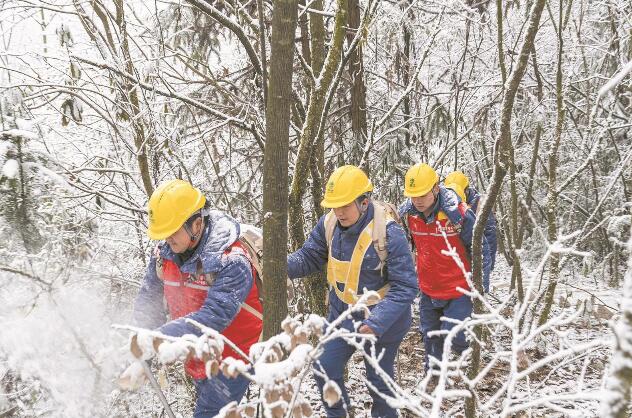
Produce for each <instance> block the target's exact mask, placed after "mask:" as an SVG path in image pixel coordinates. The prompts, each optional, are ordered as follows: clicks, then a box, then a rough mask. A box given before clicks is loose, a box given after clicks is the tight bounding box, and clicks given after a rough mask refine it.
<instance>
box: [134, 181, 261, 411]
mask: <svg viewBox="0 0 632 418" xmlns="http://www.w3.org/2000/svg"><path fill="white" fill-rule="evenodd" d="M148 212H149V228H148V230H147V234H148V235H149V238H151V239H153V240H164V241H163V242H161V243H160V244H159V245H158V248H157V251H156V253H155V254H154V255H153V256H152V257H151V260H150V262H149V267H148V269H147V273H146V275H145V279H144V281H143V285H142V287H141V289H140V293H139V294H138V297H137V299H136V302H135V305H134V322H135V323H136V324H138V325H139V326H142V327H145V328H156V327H159V328H158V330H159V331H160V332H162V333H163V334H165V335H170V336H175V337H179V336H182V335H185V334H194V335H200V334H201V332H200V330H199V329H198V328H197V327H195V326H193V325H191V324H189V323H187V322H185V319H186V318H190V319H194V320H196V321H198V322H200V323H201V324H203V325H205V326H207V327H210V328H212V329H215V330H216V331H218V332H221V333H222V334H223V335H224V336H225V337H227V338H228V339H230V340H231V341H232V342H233V343H235V344H236V345H237V347H239V348H240V349H241V350H242V351H243V352H245V353H246V354H248V352H249V350H250V346H251V345H252V344H254V343H256V342H257V341H258V340H259V337H260V335H261V331H262V328H263V322H262V316H261V314H262V312H263V309H262V307H261V303H260V301H259V289H257V286H256V283H255V280H254V274H256V272H255V270H254V269H253V266H252V263H251V261H250V259H249V257H248V253H247V252H246V251H245V249H244V248H242V247H241V244H240V243H239V242H238V241H237V240H238V238H239V232H240V231H239V223H237V222H236V221H235V220H234V219H233V218H231V217H229V216H228V215H225V214H223V213H221V212H218V211H212V210H211V211H209V210H208V209H207V208H206V198H205V197H204V195H203V194H202V193H201V192H200V190H198V189H196V188H194V187H193V186H192V185H191V184H190V183H188V182H186V181H183V180H172V181H168V182H166V183H163V184H162V185H160V186H159V187H158V188H157V189H156V190H155V191H154V193H153V194H152V196H151V198H150V199H149V204H148ZM163 299H164V300H166V302H167V308H168V314H169V315H168V316H169V319H170V321H168V322H166V323H165V321H166V319H167V317H166V314H167V312H165V310H164V305H163ZM222 356H223V357H235V358H238V359H239V358H240V357H239V356H238V355H237V354H236V353H235V352H234V351H232V350H231V349H230V348H225V350H224V352H223V354H222ZM185 369H186V371H187V373H188V374H189V375H190V376H191V377H192V378H193V379H194V382H195V386H196V388H197V395H198V397H197V403H196V408H195V413H194V417H195V418H206V417H213V416H215V415H217V413H218V412H219V410H220V409H221V408H222V407H223V406H225V405H226V404H228V403H229V402H231V401H236V402H239V401H240V400H241V398H242V397H243V395H244V393H245V392H246V390H247V388H248V383H249V382H248V380H247V379H246V378H245V377H243V376H241V375H240V376H238V377H236V378H228V377H225V376H223V375H222V374H219V375H218V376H216V377H212V378H209V377H208V376H206V372H205V368H204V364H203V363H202V362H201V361H198V360H189V361H188V362H187V363H186V365H185Z"/></svg>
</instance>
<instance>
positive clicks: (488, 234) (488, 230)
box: [485, 212, 498, 270]
mask: <svg viewBox="0 0 632 418" xmlns="http://www.w3.org/2000/svg"><path fill="white" fill-rule="evenodd" d="M485 238H487V244H488V245H489V256H490V260H491V267H490V269H491V270H494V266H495V265H496V252H497V250H498V240H497V237H496V217H495V216H494V213H493V212H492V213H490V214H489V218H488V219H487V225H485Z"/></svg>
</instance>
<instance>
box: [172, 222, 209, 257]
mask: <svg viewBox="0 0 632 418" xmlns="http://www.w3.org/2000/svg"><path fill="white" fill-rule="evenodd" d="M201 229H202V218H197V219H196V220H195V221H193V225H191V231H192V232H193V234H194V235H195V236H196V237H198V238H199V236H200V232H201ZM165 241H167V244H169V247H170V248H171V251H173V252H174V253H176V254H181V253H183V252H185V251H186V250H188V249H189V248H190V247H191V246H192V245H193V244H194V242H192V241H191V236H190V235H189V234H188V233H187V231H186V229H185V228H184V225H183V226H181V227H180V229H178V230H177V231H176V232H174V233H173V234H172V235H171V236H169V237H167V239H166V240H165Z"/></svg>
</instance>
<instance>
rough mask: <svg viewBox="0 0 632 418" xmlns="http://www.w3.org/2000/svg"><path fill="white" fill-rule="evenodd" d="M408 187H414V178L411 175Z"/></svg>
mask: <svg viewBox="0 0 632 418" xmlns="http://www.w3.org/2000/svg"><path fill="white" fill-rule="evenodd" d="M408 187H410V188H413V187H415V178H414V177H411V179H410V181H409V182H408Z"/></svg>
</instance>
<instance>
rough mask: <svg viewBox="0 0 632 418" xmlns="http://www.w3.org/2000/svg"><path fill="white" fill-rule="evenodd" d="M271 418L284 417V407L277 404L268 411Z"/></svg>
mask: <svg viewBox="0 0 632 418" xmlns="http://www.w3.org/2000/svg"><path fill="white" fill-rule="evenodd" d="M270 412H271V414H272V418H283V417H284V416H285V405H282V404H278V405H275V406H274V407H273V408H272V409H270Z"/></svg>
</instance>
